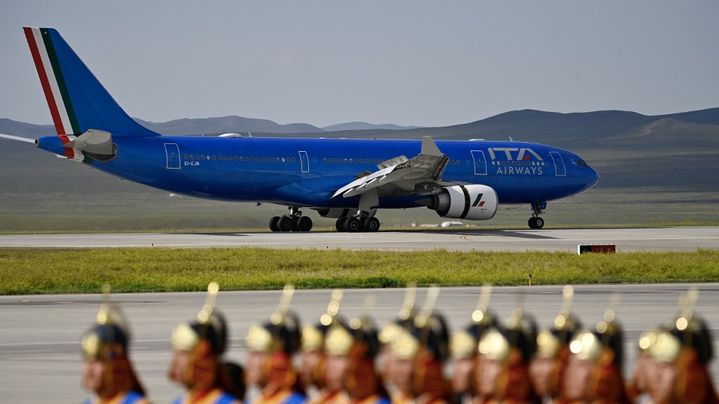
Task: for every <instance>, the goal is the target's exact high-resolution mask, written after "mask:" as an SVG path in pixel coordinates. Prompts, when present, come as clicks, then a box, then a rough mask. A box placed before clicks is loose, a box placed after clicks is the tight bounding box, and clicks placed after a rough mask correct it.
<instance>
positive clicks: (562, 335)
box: [529, 285, 582, 402]
mask: <svg viewBox="0 0 719 404" xmlns="http://www.w3.org/2000/svg"><path fill="white" fill-rule="evenodd" d="M562 295H563V297H564V301H563V303H562V308H561V309H560V311H559V314H558V315H557V316H556V317H555V318H554V323H553V324H552V328H551V329H550V330H549V331H545V330H543V331H541V332H540V333H539V334H538V335H537V353H536V354H535V356H534V359H533V360H532V363H531V365H530V367H529V375H530V377H531V380H532V385H533V386H534V390H535V391H536V392H537V395H538V396H539V397H540V398H541V399H542V401H543V402H552V400H554V399H556V398H557V397H559V392H560V391H561V389H562V387H561V383H562V381H563V380H564V371H565V370H566V368H567V363H568V362H569V354H570V351H569V343H570V341H571V340H572V338H574V336H575V335H576V333H577V332H578V331H579V330H580V329H581V327H582V324H581V322H580V321H579V319H578V318H577V317H576V316H575V315H573V314H572V313H571V310H570V309H571V305H572V298H573V296H574V288H572V287H571V286H569V285H567V286H565V287H564V289H563V290H562Z"/></svg>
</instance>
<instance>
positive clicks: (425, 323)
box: [390, 287, 450, 404]
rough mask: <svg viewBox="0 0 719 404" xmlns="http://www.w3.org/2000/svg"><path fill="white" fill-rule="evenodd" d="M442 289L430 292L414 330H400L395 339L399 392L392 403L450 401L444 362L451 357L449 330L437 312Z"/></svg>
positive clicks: (420, 403)
mask: <svg viewBox="0 0 719 404" xmlns="http://www.w3.org/2000/svg"><path fill="white" fill-rule="evenodd" d="M438 295H439V289H438V288H436V287H432V288H430V289H429V290H428V291H427V299H426V302H425V305H424V307H423V308H422V311H421V312H420V313H419V314H418V315H417V317H416V318H415V319H414V323H413V324H412V327H411V329H409V330H407V329H405V328H400V329H399V330H398V333H397V336H395V337H394V338H393V339H392V342H391V347H390V348H391V350H392V354H393V356H394V357H395V359H396V363H395V365H394V366H395V371H397V368H399V369H401V371H397V372H398V373H399V374H398V375H397V376H395V377H396V378H397V380H398V381H399V383H398V389H397V391H396V392H395V393H394V395H393V397H392V402H400V403H401V402H407V401H408V400H414V402H415V403H418V404H424V403H445V402H448V401H449V396H450V391H449V384H448V382H447V381H446V380H445V379H444V374H443V368H444V363H445V361H446V360H447V359H448V357H449V329H448V327H447V324H446V321H445V319H444V317H443V316H442V315H441V314H439V313H436V312H435V311H434V305H435V303H436V300H437V297H438Z"/></svg>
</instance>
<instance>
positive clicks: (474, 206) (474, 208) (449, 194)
mask: <svg viewBox="0 0 719 404" xmlns="http://www.w3.org/2000/svg"><path fill="white" fill-rule="evenodd" d="M429 208H430V209H433V210H436V211H437V214H438V215H440V216H442V217H451V218H456V219H469V220H489V219H491V218H493V217H494V214H495V213H497V192H496V191H495V190H494V189H493V188H492V187H489V186H486V185H477V184H471V185H454V186H451V187H445V188H444V189H443V190H442V191H441V192H440V193H438V194H436V195H433V196H432V201H431V204H430V205H429Z"/></svg>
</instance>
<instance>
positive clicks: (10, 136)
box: [0, 133, 35, 144]
mask: <svg viewBox="0 0 719 404" xmlns="http://www.w3.org/2000/svg"><path fill="white" fill-rule="evenodd" d="M0 138H4V139H9V140H16V141H18V142H25V143H32V144H35V139H30V138H26V137H21V136H13V135H6V134H4V133H0Z"/></svg>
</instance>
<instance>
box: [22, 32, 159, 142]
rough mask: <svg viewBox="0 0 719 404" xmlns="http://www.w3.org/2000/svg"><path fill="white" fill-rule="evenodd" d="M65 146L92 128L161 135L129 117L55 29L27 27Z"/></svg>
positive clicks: (45, 90)
mask: <svg viewBox="0 0 719 404" xmlns="http://www.w3.org/2000/svg"><path fill="white" fill-rule="evenodd" d="M23 31H24V32H25V37H26V38H27V42H28V45H29V46H30V53H32V59H33V61H34V62H35V67H36V68H37V73H38V76H40V83H41V84H42V89H43V91H44V93H45V98H46V99H47V104H48V106H49V107H50V114H51V115H52V121H53V123H54V124H55V129H56V130H57V134H58V136H59V137H60V140H61V141H62V143H63V144H67V143H69V142H70V141H71V140H72V138H73V137H78V136H80V135H81V134H83V133H85V132H87V131H88V130H90V129H95V130H101V131H106V132H110V133H111V134H112V136H159V135H158V134H157V133H155V132H153V131H151V130H149V129H147V128H145V127H143V126H141V125H140V124H138V123H137V122H135V121H134V120H133V119H132V118H130V116H129V115H127V113H125V111H123V110H122V108H120V106H119V105H118V104H117V102H115V100H113V99H112V96H111V95H110V94H109V93H108V92H107V90H105V88H104V87H103V86H102V84H100V82H99V81H98V80H97V79H96V78H95V76H94V75H93V74H92V72H90V69H88V68H87V66H85V64H84V63H83V62H82V60H80V58H79V57H78V56H77V54H75V52H74V51H73V50H72V48H70V46H69V45H68V44H67V42H65V40H64V39H63V38H62V36H60V33H58V32H57V31H56V30H55V29H52V28H30V27H24V28H23Z"/></svg>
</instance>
